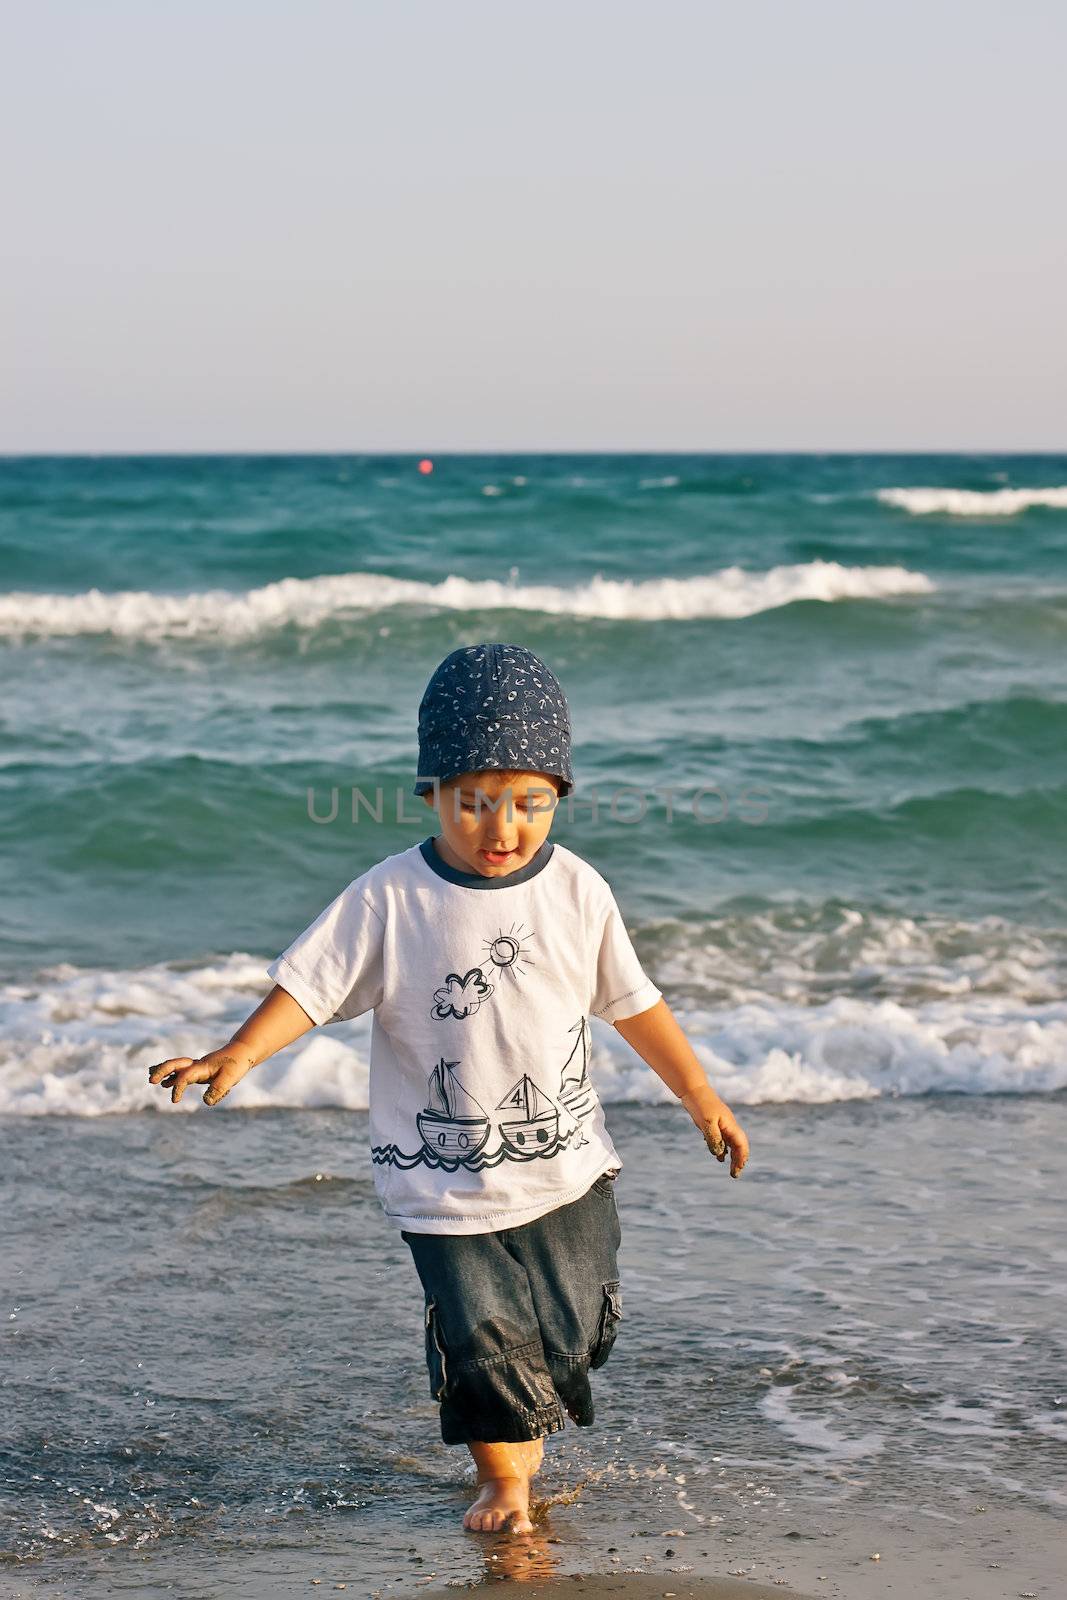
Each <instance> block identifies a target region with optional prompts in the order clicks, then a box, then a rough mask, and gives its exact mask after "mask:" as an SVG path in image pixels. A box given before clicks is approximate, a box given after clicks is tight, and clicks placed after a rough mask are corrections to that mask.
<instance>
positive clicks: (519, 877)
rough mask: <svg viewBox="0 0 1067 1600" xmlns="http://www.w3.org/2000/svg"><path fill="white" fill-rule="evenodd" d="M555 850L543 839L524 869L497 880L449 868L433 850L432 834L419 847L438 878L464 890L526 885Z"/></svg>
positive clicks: (549, 842)
mask: <svg viewBox="0 0 1067 1600" xmlns="http://www.w3.org/2000/svg"><path fill="white" fill-rule="evenodd" d="M555 848H556V847H555V845H554V844H553V843H552V841H551V839H543V840H542V841H541V845H540V848H539V849H538V850H537V851H536V852H535V853H534V855H532V856H531V857H530V859H529V861H528V862H527V863H526V865H525V866H524V867H519V869H518V871H517V872H507V873H504V875H503V876H502V877H499V878H484V877H483V876H482V874H481V873H480V872H460V871H459V870H458V868H456V867H451V866H449V864H448V862H447V861H445V860H444V858H443V857H442V856H439V855H438V853H437V851H436V850H435V849H434V842H433V835H432V834H431V835H430V837H429V838H427V839H424V840H423V841H422V843H421V844H420V845H419V850H420V852H421V854H422V858H423V860H424V861H425V862H426V865H427V866H428V867H430V868H431V870H432V871H434V872H436V874H437V876H438V877H439V878H444V879H445V880H446V882H448V883H458V884H460V885H461V886H462V887H463V888H464V889H510V888H511V887H512V885H513V884H516V883H526V881H527V880H528V879H529V878H536V876H537V874H538V873H539V872H543V871H544V870H545V868H546V867H547V866H548V863H549V862H550V861H551V859H552V852H553V851H554V850H555Z"/></svg>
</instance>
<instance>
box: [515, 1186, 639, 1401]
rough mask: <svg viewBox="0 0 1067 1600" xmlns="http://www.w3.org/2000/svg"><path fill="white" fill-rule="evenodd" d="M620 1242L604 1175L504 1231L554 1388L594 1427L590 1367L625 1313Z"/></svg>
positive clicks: (604, 1352) (600, 1359) (606, 1351)
mask: <svg viewBox="0 0 1067 1600" xmlns="http://www.w3.org/2000/svg"><path fill="white" fill-rule="evenodd" d="M621 1242H622V1229H621V1227H620V1224H619V1213H618V1208H617V1206H616V1204H615V1186H614V1181H613V1180H612V1179H611V1178H609V1177H607V1176H604V1177H601V1178H598V1179H597V1180H596V1182H595V1183H594V1184H593V1185H592V1186H591V1188H590V1189H588V1190H587V1191H586V1193H585V1194H584V1195H582V1196H580V1198H579V1199H577V1200H572V1201H571V1202H570V1203H569V1204H567V1205H565V1206H560V1207H558V1208H557V1209H556V1210H555V1211H549V1212H547V1213H546V1214H545V1215H544V1216H543V1217H538V1218H537V1220H536V1221H534V1222H530V1223H526V1224H525V1225H524V1226H523V1227H520V1228H513V1229H511V1230H510V1232H509V1234H508V1248H509V1250H510V1251H511V1253H512V1254H513V1255H514V1256H515V1257H516V1259H517V1260H518V1261H519V1262H520V1263H521V1264H522V1266H523V1267H524V1268H525V1270H526V1274H527V1280H528V1282H529V1285H530V1293H531V1297H532V1300H533V1304H534V1309H535V1311H536V1313H537V1319H538V1325H539V1327H540V1330H541V1341H542V1345H543V1348H544V1352H545V1361H546V1363H547V1366H548V1370H549V1373H550V1374H551V1377H552V1382H553V1386H554V1388H555V1390H556V1393H557V1394H558V1395H559V1397H560V1399H561V1400H562V1401H563V1403H564V1405H565V1406H566V1408H567V1411H568V1413H569V1414H570V1417H571V1419H572V1421H574V1422H575V1423H577V1424H578V1426H579V1427H589V1426H591V1425H592V1422H593V1416H594V1413H593V1396H592V1391H591V1389H590V1386H589V1373H590V1371H591V1370H593V1369H595V1368H597V1367H601V1366H603V1365H604V1363H605V1362H606V1361H607V1359H608V1357H609V1356H610V1354H611V1350H612V1348H613V1346H614V1344H615V1338H616V1334H617V1332H618V1327H619V1322H620V1319H621V1316H622V1285H621V1281H620V1278H619V1264H618V1249H619V1245H620V1244H621Z"/></svg>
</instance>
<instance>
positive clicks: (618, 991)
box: [589, 889, 663, 1022]
mask: <svg viewBox="0 0 1067 1600" xmlns="http://www.w3.org/2000/svg"><path fill="white" fill-rule="evenodd" d="M598 920H599V924H600V925H599V928H598V931H597V934H596V936H595V938H594V941H593V949H594V953H595V960H596V988H595V990H594V993H593V998H592V1000H591V1002H590V1006H589V1009H590V1011H591V1012H592V1014H593V1016H594V1017H601V1018H602V1019H603V1020H604V1021H605V1022H621V1021H622V1020H623V1019H624V1018H626V1017H636V1016H638V1015H639V1013H640V1012H642V1011H647V1010H649V1008H650V1007H651V1006H654V1005H655V1004H656V1002H657V1001H659V1000H662V998H663V996H662V994H661V993H660V991H659V990H658V989H657V988H656V985H655V984H654V983H653V982H652V980H651V978H649V977H647V976H646V975H645V972H644V969H643V968H642V966H641V963H640V961H639V960H638V959H637V951H636V950H635V949H634V947H633V945H632V944H631V942H630V935H629V934H628V933H627V931H626V925H625V923H624V922H623V920H622V913H621V912H620V910H619V907H618V905H617V903H616V900H615V896H614V895H613V894H612V893H611V891H610V889H609V890H608V891H607V899H606V902H602V903H601V911H600V916H599V919H598Z"/></svg>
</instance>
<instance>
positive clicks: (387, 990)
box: [149, 643, 748, 1532]
mask: <svg viewBox="0 0 1067 1600" xmlns="http://www.w3.org/2000/svg"><path fill="white" fill-rule="evenodd" d="M572 787H573V774H572V771H571V751H570V715H569V709H568V705H567V700H566V697H565V695H564V692H563V689H562V687H561V686H560V684H559V682H558V680H557V679H556V677H555V676H554V674H553V673H552V672H551V671H550V669H549V668H548V667H547V666H546V665H545V663H544V662H543V661H542V660H541V659H540V658H539V657H538V656H536V655H534V653H533V652H532V651H530V650H526V649H524V648H523V647H521V646H519V645H511V644H496V643H493V644H490V643H485V644H479V645H471V646H468V647H465V648H461V649H458V650H453V651H452V652H451V654H450V655H448V656H446V657H445V659H444V661H442V662H441V664H440V666H438V668H437V670H436V671H435V672H434V674H433V676H432V677H431V679H430V682H429V684H428V685H427V688H426V692H425V694H424V695H423V698H422V702H421V705H420V708H419V772H418V781H417V782H416V784H415V793H416V794H419V795H422V796H424V798H425V799H426V802H427V804H428V805H430V806H431V807H432V808H433V809H435V810H436V812H437V818H438V822H439V825H440V829H441V831H440V833H439V834H437V835H436V836H430V837H429V838H426V839H424V840H423V841H422V842H421V843H420V844H417V845H412V846H411V847H410V848H409V849H407V850H402V851H399V852H398V853H397V854H395V855H391V856H388V857H386V859H385V860H383V861H381V862H379V863H378V864H377V865H376V866H373V867H371V868H369V869H368V871H366V872H364V873H363V874H362V875H361V876H360V877H358V878H356V879H354V880H353V881H352V882H351V883H350V884H349V885H348V887H347V888H345V889H344V890H342V892H341V893H340V894H339V895H338V896H337V897H336V899H334V900H333V901H332V902H331V903H330V904H329V905H328V906H327V907H326V908H325V910H324V911H323V912H322V913H321V914H320V915H319V916H318V917H317V918H316V919H315V921H314V922H312V923H311V924H310V926H309V927H307V928H305V929H304V931H303V932H302V933H300V934H299V935H298V936H297V937H296V938H295V939H294V940H293V942H292V943H291V944H290V945H289V946H288V947H287V949H286V950H285V951H284V952H283V953H282V954H281V955H279V956H278V957H277V959H276V960H275V961H273V962H272V963H271V964H270V965H269V966H268V968H267V972H268V975H269V976H270V977H272V978H273V979H274V983H275V987H274V988H273V989H272V990H271V992H270V994H269V995H268V996H267V998H266V999H265V1000H264V1001H263V1003H262V1005H261V1006H259V1008H258V1009H257V1010H256V1011H255V1012H254V1013H253V1014H252V1016H250V1017H249V1018H248V1020H247V1021H246V1022H244V1023H242V1024H241V1026H240V1027H239V1028H238V1029H237V1031H236V1033H235V1034H234V1035H233V1037H232V1039H231V1040H230V1041H229V1043H228V1044H226V1045H224V1046H223V1047H222V1048H221V1049H220V1050H214V1051H211V1052H210V1053H209V1054H207V1055H205V1056H202V1057H201V1058H200V1059H199V1060H197V1061H193V1060H191V1059H190V1058H188V1057H178V1058H175V1059H172V1060H169V1061H164V1062H161V1063H160V1064H159V1065H157V1066H154V1067H152V1068H150V1069H149V1080H150V1082H152V1083H158V1084H161V1085H162V1086H163V1087H169V1088H170V1090H171V1100H172V1102H173V1103H174V1104H177V1103H178V1101H179V1100H180V1099H181V1096H182V1093H183V1091H184V1090H185V1088H186V1087H187V1086H188V1085H189V1084H191V1083H205V1082H206V1083H208V1085H209V1087H208V1089H207V1091H206V1093H205V1095H204V1103H205V1104H206V1105H217V1104H218V1102H219V1101H220V1100H221V1099H222V1098H223V1097H224V1096H225V1095H226V1094H227V1093H228V1092H229V1091H230V1090H231V1089H232V1088H233V1086H234V1085H235V1084H236V1083H238V1082H239V1081H240V1079H241V1078H242V1077H244V1075H245V1073H246V1072H248V1071H250V1069H251V1068H252V1067H254V1066H256V1065H257V1064H258V1063H260V1062H262V1061H265V1060H266V1059H267V1058H268V1057H269V1056H272V1055H274V1054H275V1053H276V1052H277V1051H278V1050H281V1049H283V1048H284V1047H285V1046H286V1045H287V1044H291V1043H292V1042H293V1041H294V1040H295V1039H297V1038H299V1037H300V1036H301V1035H302V1034H304V1033H306V1032H307V1031H308V1030H309V1029H310V1028H312V1027H317V1026H325V1025H329V1024H331V1023H337V1022H342V1021H348V1020H350V1019H352V1018H354V1017H358V1016H361V1015H363V1014H364V1013H365V1012H367V1011H372V1012H373V1021H372V1028H371V1062H370V1111H369V1120H370V1143H371V1154H372V1158H373V1162H374V1178H375V1188H376V1191H377V1194H378V1198H379V1200H380V1202H381V1205H382V1208H383V1210H384V1211H385V1214H386V1216H387V1217H388V1218H389V1220H390V1221H391V1222H392V1223H393V1224H394V1226H396V1227H397V1228H399V1229H400V1234H401V1238H403V1239H404V1241H405V1242H406V1243H407V1245H408V1248H409V1249H410V1251H411V1254H412V1258H413V1261H414V1265H415V1269H416V1271H417V1272H418V1275H419V1279H420V1281H421V1283H422V1287H423V1301H424V1328H425V1346H426V1352H425V1353H426V1362H427V1367H428V1370H429V1378H430V1393H431V1395H432V1396H433V1398H434V1399H435V1400H436V1401H437V1402H438V1403H439V1406H440V1426H441V1437H442V1439H443V1441H444V1443H445V1444H465V1445H466V1446H467V1447H468V1448H469V1450H470V1452H471V1455H472V1456H473V1457H474V1460H475V1462H476V1464H477V1468H478V1474H477V1475H478V1483H479V1486H480V1492H479V1494H478V1497H477V1499H476V1500H475V1501H474V1504H473V1505H472V1506H471V1507H470V1508H469V1509H468V1511H467V1513H466V1515H465V1516H464V1519H463V1522H464V1526H465V1527H468V1528H471V1529H478V1530H492V1529H496V1528H499V1527H501V1526H502V1525H503V1524H504V1523H505V1522H507V1523H508V1526H509V1527H510V1528H511V1529H512V1531H514V1532H529V1531H530V1530H531V1529H532V1526H533V1524H532V1522H531V1521H530V1516H529V1492H530V1478H531V1476H532V1475H533V1474H534V1473H535V1472H536V1471H537V1468H538V1467H539V1465H540V1463H541V1458H542V1451H543V1442H544V1438H545V1436H546V1435H547V1434H550V1433H556V1432H558V1431H559V1430H560V1429H562V1428H563V1427H564V1425H565V1422H564V1415H563V1408H564V1407H565V1408H566V1411H567V1414H568V1415H569V1416H570V1417H571V1419H572V1421H573V1422H574V1423H575V1424H576V1425H578V1426H579V1427H588V1426H590V1425H591V1423H592V1422H593V1399H592V1394H591V1391H590V1386H589V1372H590V1371H591V1370H593V1369H595V1368H597V1367H599V1366H602V1365H603V1363H604V1362H605V1361H606V1360H607V1358H608V1356H609V1355H610V1353H611V1349H612V1346H613V1345H614V1343H615V1338H616V1334H617V1329H618V1323H619V1321H620V1319H621V1317H622V1294H621V1283H620V1278H619V1268H618V1261H617V1255H616V1252H617V1250H618V1248H619V1245H620V1243H621V1230H620V1226H619V1216H618V1210H617V1207H616V1204H615V1192H614V1182H615V1179H616V1177H617V1175H618V1173H619V1171H620V1170H621V1168H622V1161H621V1159H620V1157H619V1155H618V1152H617V1151H616V1149H615V1146H614V1144H613V1143H612V1140H611V1136H610V1134H609V1133H608V1130H607V1127H606V1125H605V1121H604V1113H603V1108H602V1106H601V1104H600V1100H599V1098H598V1096H597V1093H596V1090H595V1088H594V1087H593V1083H592V1080H591V1078H590V1077H589V1073H588V1058H589V1043H590V1035H589V1018H590V1017H591V1016H597V1017H600V1018H602V1019H603V1020H604V1021H606V1022H610V1023H612V1024H614V1026H615V1027H616V1028H617V1029H618V1031H619V1032H620V1033H621V1034H622V1035H623V1037H624V1038H625V1039H626V1040H627V1041H628V1042H629V1043H630V1044H631V1045H632V1046H633V1048H634V1049H635V1050H636V1051H637V1052H638V1054H639V1055H641V1056H642V1057H643V1058H644V1060H645V1061H647V1062H648V1064H649V1065H650V1066H651V1067H652V1068H653V1070H654V1071H655V1072H657V1073H658V1074H659V1076H660V1077H661V1078H662V1079H663V1081H664V1082H665V1083H666V1084H667V1085H668V1086H669V1087H670V1089H671V1090H672V1091H673V1092H674V1094H675V1095H677V1096H678V1098H679V1099H680V1100H681V1102H682V1104H683V1105H684V1106H685V1108H686V1110H687V1111H688V1112H689V1115H690V1116H691V1117H692V1119H693V1121H694V1122H695V1123H696V1125H697V1126H698V1127H699V1128H700V1130H701V1132H702V1133H703V1134H704V1137H705V1138H706V1140H707V1142H708V1145H709V1148H711V1149H712V1151H713V1152H714V1154H715V1155H717V1156H718V1158H719V1160H720V1161H723V1160H724V1159H725V1156H726V1153H727V1150H728V1151H729V1154H730V1174H731V1176H732V1177H735V1178H736V1177H737V1176H739V1174H740V1172H741V1170H742V1168H743V1167H744V1165H745V1162H746V1161H747V1159H748V1141H747V1139H746V1138H745V1135H744V1133H743V1132H742V1130H741V1128H740V1127H739V1126H738V1123H737V1122H736V1120H735V1118H734V1116H733V1114H732V1112H731V1111H730V1109H729V1107H728V1106H727V1105H726V1104H725V1102H724V1101H723V1100H721V1099H720V1098H719V1096H718V1095H717V1094H716V1093H715V1091H714V1090H713V1089H712V1088H711V1086H710V1085H709V1083H708V1081H707V1078H706V1076H705V1073H704V1070H703V1068H702V1067H701V1065H700V1063H699V1061H698V1060H697V1057H696V1055H695V1054H694V1052H693V1050H692V1048H691V1046H690V1045H689V1043H688V1041H687V1039H686V1037H685V1034H684V1033H683V1032H682V1029H681V1028H680V1026H679V1025H678V1022H677V1021H676V1020H675V1018H674V1015H673V1013H672V1012H671V1010H670V1008H669V1007H668V1006H667V1004H666V1002H665V1001H664V999H663V997H662V995H661V994H660V991H659V990H658V989H657V988H656V986H655V984H654V983H652V982H651V980H650V979H649V978H648V977H647V976H646V974H645V973H644V971H643V970H642V968H641V965H640V963H639V961H638V958H637V954H636V952H635V950H634V948H633V945H632V944H631V942H630V939H629V936H628V934H627V932H626V929H625V926H624V924H623V921H622V917H621V915H620V912H619V908H618V906H617V904H616V902H615V898H614V896H613V894H612V891H611V889H610V887H609V885H608V883H607V881H606V879H604V878H603V877H602V876H601V874H600V873H599V872H597V871H596V869H595V868H594V867H592V866H591V865H590V864H589V863H588V862H586V861H584V860H583V859H582V858H581V857H580V856H579V855H577V854H576V853H575V852H574V851H572V850H570V849H568V848H567V847H566V846H564V845H560V844H554V843H552V842H550V841H549V838H548V834H549V831H550V829H551V827H552V821H553V816H554V812H555V806H556V803H557V801H558V799H560V798H563V797H565V796H566V795H567V794H569V793H570V791H571V789H572Z"/></svg>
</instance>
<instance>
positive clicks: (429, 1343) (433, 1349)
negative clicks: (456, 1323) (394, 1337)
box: [425, 1300, 448, 1400]
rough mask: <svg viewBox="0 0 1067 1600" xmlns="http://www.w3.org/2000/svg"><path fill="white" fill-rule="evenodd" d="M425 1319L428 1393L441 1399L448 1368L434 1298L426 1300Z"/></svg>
mask: <svg viewBox="0 0 1067 1600" xmlns="http://www.w3.org/2000/svg"><path fill="white" fill-rule="evenodd" d="M425 1320H426V1366H427V1370H428V1371H429V1374H430V1394H431V1396H432V1398H433V1399H434V1400H441V1399H442V1398H443V1397H444V1392H445V1385H446V1384H447V1382H448V1368H447V1366H446V1363H445V1350H444V1345H443V1343H442V1340H441V1329H440V1326H439V1324H438V1319H437V1302H436V1300H427V1302H426V1312H425Z"/></svg>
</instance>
